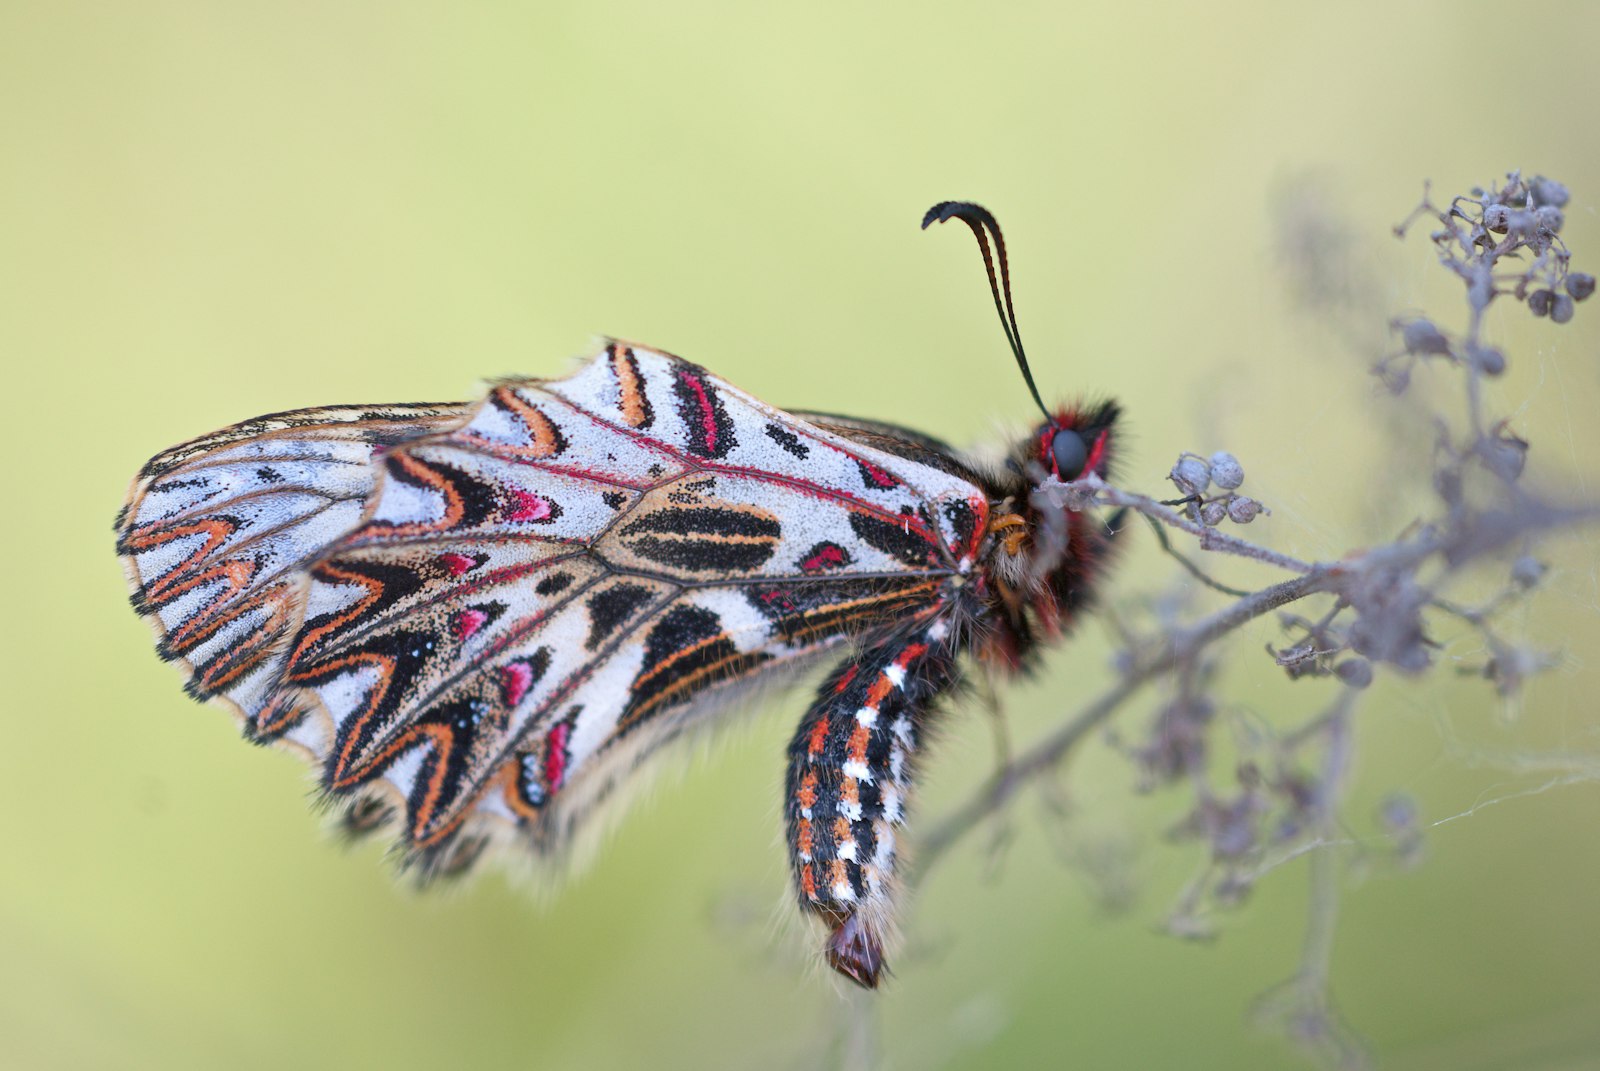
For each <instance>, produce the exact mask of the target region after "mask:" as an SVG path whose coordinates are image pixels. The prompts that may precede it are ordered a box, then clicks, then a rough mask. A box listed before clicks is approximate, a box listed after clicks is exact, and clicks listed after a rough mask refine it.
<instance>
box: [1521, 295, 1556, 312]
mask: <svg viewBox="0 0 1600 1071" xmlns="http://www.w3.org/2000/svg"><path fill="white" fill-rule="evenodd" d="M1555 296H1556V295H1555V293H1554V292H1553V291H1550V290H1535V291H1534V292H1533V293H1531V294H1529V295H1528V311H1529V312H1531V313H1533V314H1534V315H1535V316H1543V315H1545V314H1546V313H1548V312H1549V311H1550V299H1551V298H1553V297H1555Z"/></svg>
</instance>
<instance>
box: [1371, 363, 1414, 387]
mask: <svg viewBox="0 0 1600 1071" xmlns="http://www.w3.org/2000/svg"><path fill="white" fill-rule="evenodd" d="M1407 363H1409V362H1407ZM1373 371H1374V372H1376V373H1377V374H1378V378H1380V379H1382V380H1383V387H1384V389H1385V390H1387V391H1388V392H1389V393H1390V394H1404V393H1405V392H1406V388H1407V387H1409V386H1411V369H1410V368H1408V367H1407V366H1406V364H1401V363H1399V362H1396V361H1384V362H1383V363H1381V364H1379V365H1378V366H1377V367H1376V368H1374V369H1373Z"/></svg>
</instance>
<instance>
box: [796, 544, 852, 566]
mask: <svg viewBox="0 0 1600 1071" xmlns="http://www.w3.org/2000/svg"><path fill="white" fill-rule="evenodd" d="M844 564H845V558H844V548H843V547H841V546H839V545H838V544H836V543H825V544H823V545H822V546H821V547H818V548H817V551H816V553H815V554H813V555H811V556H810V557H809V558H807V559H805V560H804V561H802V562H801V563H800V571H801V572H803V573H820V572H822V571H823V570H826V569H837V568H839V567H840V566H842V565H844Z"/></svg>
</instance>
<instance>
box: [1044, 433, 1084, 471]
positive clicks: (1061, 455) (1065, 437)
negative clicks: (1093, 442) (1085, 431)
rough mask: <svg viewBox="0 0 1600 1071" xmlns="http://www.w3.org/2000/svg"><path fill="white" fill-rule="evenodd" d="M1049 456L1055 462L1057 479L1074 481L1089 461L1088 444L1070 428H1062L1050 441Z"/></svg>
mask: <svg viewBox="0 0 1600 1071" xmlns="http://www.w3.org/2000/svg"><path fill="white" fill-rule="evenodd" d="M1050 456H1051V457H1052V458H1053V459H1054V460H1055V463H1056V476H1057V477H1058V478H1060V479H1062V480H1076V479H1077V478H1078V477H1079V476H1081V475H1083V466H1084V465H1085V464H1087V463H1088V461H1089V444H1088V443H1086V442H1084V441H1083V436H1082V435H1079V434H1078V433H1077V432H1075V431H1073V430H1072V429H1071V428H1062V429H1061V430H1060V431H1058V432H1056V434H1055V438H1053V439H1051V440H1050Z"/></svg>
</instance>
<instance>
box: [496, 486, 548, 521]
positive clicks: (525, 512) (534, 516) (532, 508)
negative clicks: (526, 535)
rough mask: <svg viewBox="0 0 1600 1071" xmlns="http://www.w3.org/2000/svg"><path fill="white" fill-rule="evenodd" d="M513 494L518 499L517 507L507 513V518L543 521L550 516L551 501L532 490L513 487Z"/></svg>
mask: <svg viewBox="0 0 1600 1071" xmlns="http://www.w3.org/2000/svg"><path fill="white" fill-rule="evenodd" d="M511 495H512V497H513V498H514V499H515V500H516V507H515V508H514V509H512V511H511V512H510V513H509V514H507V515H506V519H507V520H512V521H542V520H545V519H547V518H548V517H549V516H550V503H548V502H546V501H545V500H544V499H542V498H540V497H539V496H538V495H536V494H533V493H532V492H531V491H523V490H520V489H519V488H512V489H511Z"/></svg>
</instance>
